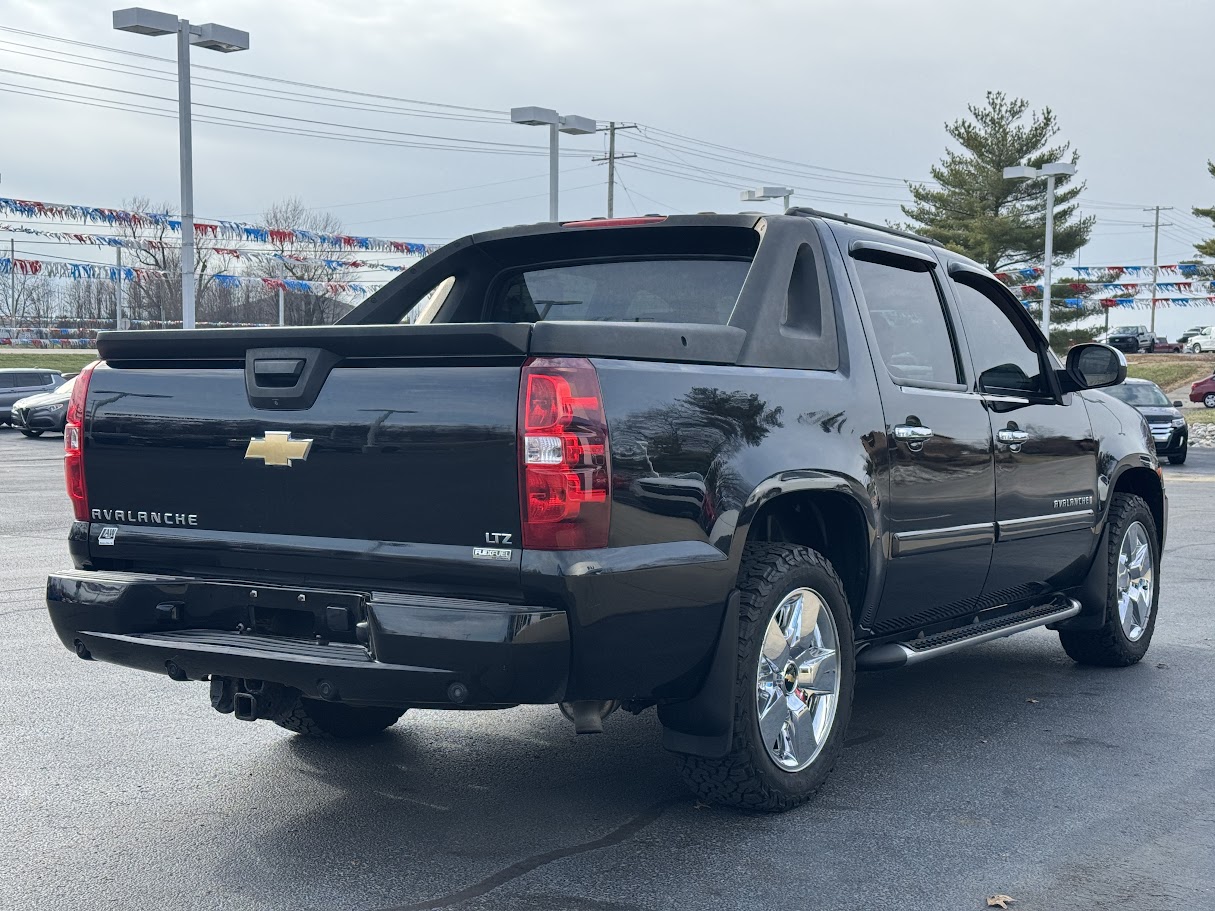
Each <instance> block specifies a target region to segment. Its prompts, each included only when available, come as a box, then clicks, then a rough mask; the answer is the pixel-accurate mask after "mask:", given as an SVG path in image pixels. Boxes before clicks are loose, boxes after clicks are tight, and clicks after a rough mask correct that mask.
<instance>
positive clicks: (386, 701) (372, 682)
mask: <svg viewBox="0 0 1215 911" xmlns="http://www.w3.org/2000/svg"><path fill="white" fill-rule="evenodd" d="M254 592H256V594H253V593H254ZM46 599H47V609H48V610H49V612H50V616H51V622H52V623H53V624H54V627H55V631H56V633H57V634H58V635H59V638H60V639H61V640H62V641H63V643H64V645H66V646H67V647H68V648H69V649H73V650H75V651H76V652H77V653H78V654H80V653H82V651H83V656H87V657H91V658H95V659H98V660H101V661H107V662H111V663H113V664H120V665H124V666H126V667H132V668H137V669H140V670H146V671H153V672H157V673H162V674H163V673H167V672H168V671H167V668H168V667H169V662H172V663H173V665H175V666H176V668H178V669H180V670H181V671H182V672H184V674H185V675H186V677H188V678H189V679H192V680H200V679H204V678H206V677H209V676H222V677H236V678H245V679H248V680H262V681H267V682H271V683H280V684H283V685H286V686H291V687H295V688H296V689H298V690H300V691H301V692H302V693H303V694H304V695H305V696H310V697H313V698H329V699H333V698H337V699H340V700H342V701H345V702H350V703H354V704H373V705H435V706H449V705H452V704H453V699H452V696H451V693H452V684H456V683H459V684H463V686H464V688H465V692H466V693H467V696H466V698H465V699H464V701H463V703H461V704H467V705H482V706H493V705H514V704H519V703H540V704H544V703H553V702H559V701H561V700H562V699H563V698H564V695H565V690H566V685H567V680H568V675H569V654H570V648H569V623H568V621H567V618H566V615H565V612H563V611H558V610H550V609H547V608H537V607H528V606H517V605H509V604H500V603H491V602H481V601H464V600H457V599H451V598H435V597H430V596H421V595H417V596H414V595H402V594H372V595H371V596H370V597H364V596H363V595H360V594H356V593H352V592H332V591H317V590H311V589H303V588H283V587H276V586H265V585H260V584H251V585H245V584H241V583H239V582H216V581H209V580H199V579H191V578H182V577H175V576H158V575H145V574H136V573H122V572H108V571H101V572H90V571H70V572H63V573H57V574H55V575H52V576H51V577H50V578H48V580H47V594H46ZM301 604H302V605H306V608H300V605H301ZM295 608H300V609H299V610H296V609H295ZM259 611H260V612H261V613H260V614H259ZM309 614H311V616H309ZM259 616H260V618H261V619H259ZM267 616H271V617H273V618H274V619H273V621H272V622H273V623H281V622H288V623H291V624H293V625H295V626H296V628H295V629H293V630H292V632H293V633H294V635H293V636H291V637H288V636H281V635H271V634H269V633H268V632H267V630H266V620H265V618H266V617H267ZM297 620H299V621H302V623H303V624H304V625H308V624H312V623H315V626H314V627H312V628H313V629H319V630H321V632H320V633H319V634H318V633H312V638H308V634H307V633H306V632H305V631H304V629H303V627H302V626H300V625H298V624H296V621H297ZM241 628H243V629H244V631H243V632H238V629H241ZM330 630H331V631H332V632H329V631H330ZM360 640H361V641H360ZM458 689H459V688H457V691H458Z"/></svg>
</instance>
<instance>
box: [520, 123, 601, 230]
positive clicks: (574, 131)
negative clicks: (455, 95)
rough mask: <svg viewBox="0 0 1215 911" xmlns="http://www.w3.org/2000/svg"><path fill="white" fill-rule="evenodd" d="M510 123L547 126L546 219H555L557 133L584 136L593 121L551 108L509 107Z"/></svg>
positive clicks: (592, 125)
mask: <svg viewBox="0 0 1215 911" xmlns="http://www.w3.org/2000/svg"><path fill="white" fill-rule="evenodd" d="M510 120H511V123H521V124H523V125H524V126H529V127H540V126H547V127H548V220H549V221H557V219H558V213H557V191H558V178H557V172H558V167H557V165H558V153H559V149H558V143H559V140H560V137H559V136H558V135H557V134H558V133H569V134H570V135H571V136H585V135H586V134H588V133H594V132H595V130H596V126H595V121H593V120H591V119H590V118H589V117H579V116H578V115H577V114H558V113H557V112H556V111H554V110H553V109H552V108H538V107H534V106H531V107H525V108H511V109H510Z"/></svg>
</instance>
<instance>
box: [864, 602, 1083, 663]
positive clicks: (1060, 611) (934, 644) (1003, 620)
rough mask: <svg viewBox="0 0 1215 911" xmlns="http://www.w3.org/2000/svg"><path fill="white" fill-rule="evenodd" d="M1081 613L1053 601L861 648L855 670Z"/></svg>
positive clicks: (915, 658)
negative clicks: (978, 620) (906, 639)
mask: <svg viewBox="0 0 1215 911" xmlns="http://www.w3.org/2000/svg"><path fill="white" fill-rule="evenodd" d="M1078 613H1080V602H1079V601H1076V600H1075V599H1073V598H1064V599H1061V600H1056V601H1052V602H1051V603H1050V604H1044V605H1041V606H1039V607H1032V608H1030V609H1029V610H1023V611H1018V612H1017V613H1015V614H1008V615H1006V616H1003V617H996V618H994V619H992V620H986V621H983V622H980V623H972V624H970V625H969V626H966V627H963V628H961V629H951V630H946V631H945V632H943V633H934V634H933V635H931V636H922V637H920V638H917V639H912V640H911V641H909V642H887V643H885V644H884V645H875V646H871V647H870V648H866V649H862V650H861V651H860V652H859V653H858V654H857V656H856V669H857V670H858V671H885V670H891V669H893V668H896V667H906V666H907V665H909V664H919V663H920V662H921V661H927V660H928V659H929V658H937V657H940V656H941V655H948V654H949V653H950V652H956V651H957V650H958V649H961V648H966V647H967V646H970V645H978V644H979V643H980V642H990V641H991V640H992V639H1002V638H1003V637H1005V636H1011V635H1013V633H1020V632H1024V631H1025V630H1027V629H1033V628H1034V627H1037V626H1046V625H1047V624H1049V623H1059V622H1060V621H1063V620H1066V619H1068V618H1069V617H1074V616H1076V614H1078Z"/></svg>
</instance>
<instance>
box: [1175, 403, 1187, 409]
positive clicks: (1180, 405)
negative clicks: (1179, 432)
mask: <svg viewBox="0 0 1215 911" xmlns="http://www.w3.org/2000/svg"><path fill="white" fill-rule="evenodd" d="M1173 407H1174V408H1184V407H1185V405H1183V404H1181V402H1174V403H1173Z"/></svg>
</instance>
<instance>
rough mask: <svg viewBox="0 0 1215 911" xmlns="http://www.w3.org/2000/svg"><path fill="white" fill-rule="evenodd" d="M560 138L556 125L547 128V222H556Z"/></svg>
mask: <svg viewBox="0 0 1215 911" xmlns="http://www.w3.org/2000/svg"><path fill="white" fill-rule="evenodd" d="M560 140H561V137H560V135H559V134H558V133H557V124H555V123H552V124H549V127H548V220H549V221H556V220H557V193H558V191H559V187H558V182H557V170H558V167H559V159H558V154H557V153H558V149H559V143H560Z"/></svg>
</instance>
